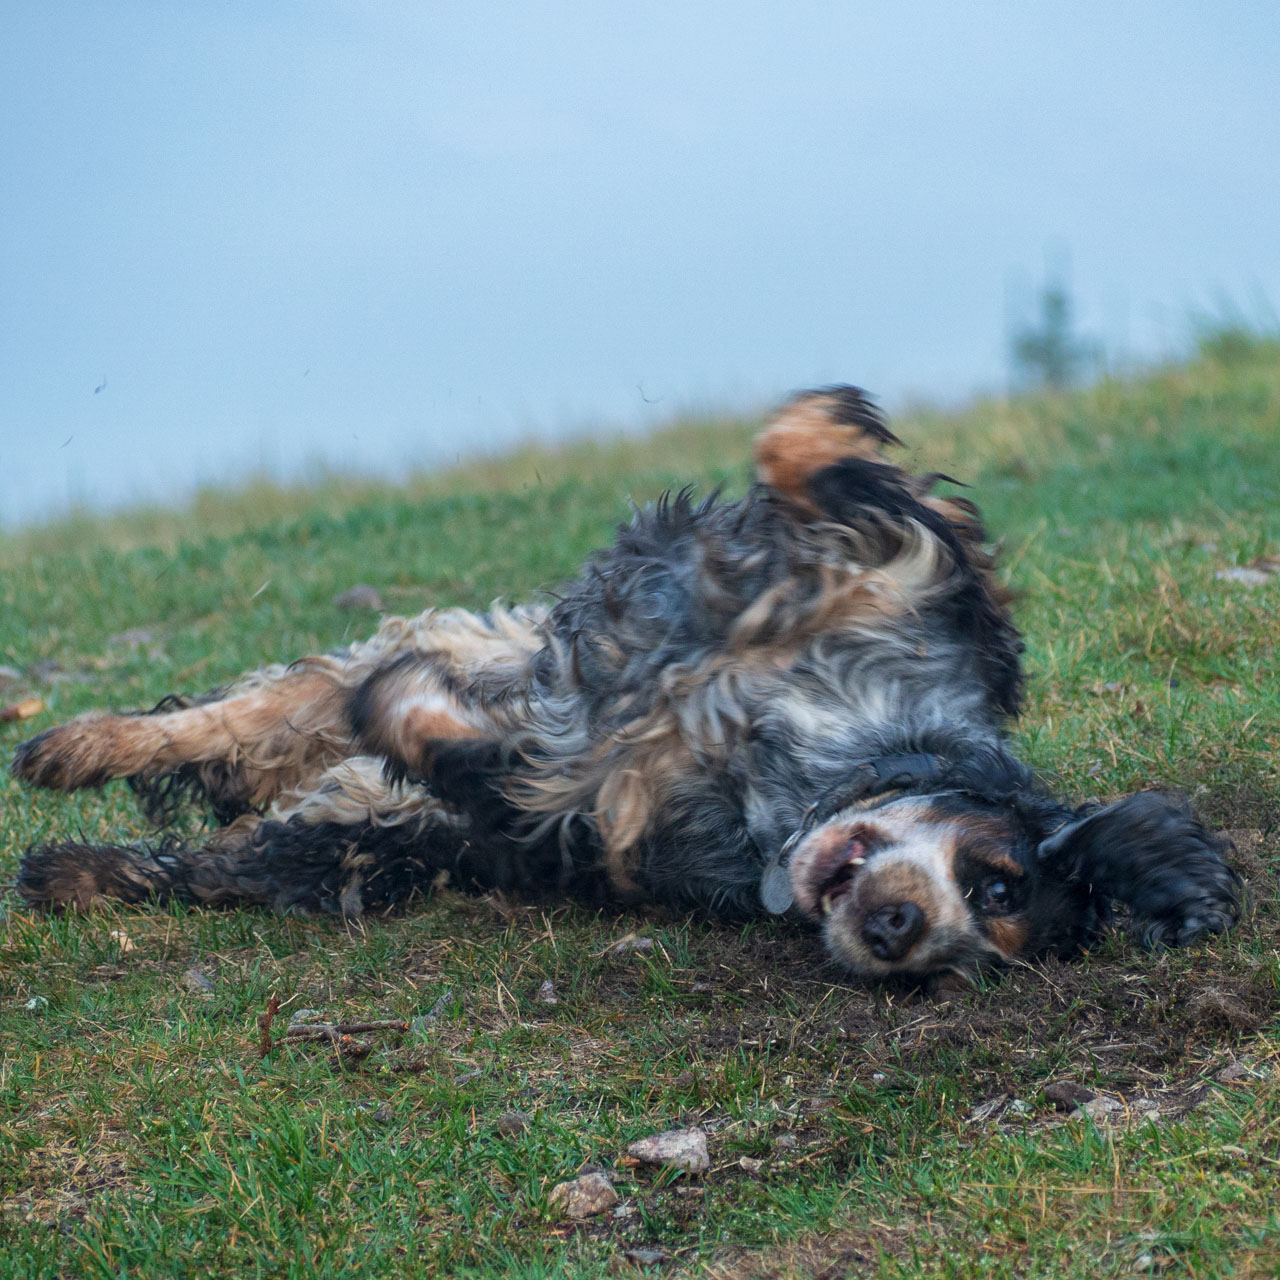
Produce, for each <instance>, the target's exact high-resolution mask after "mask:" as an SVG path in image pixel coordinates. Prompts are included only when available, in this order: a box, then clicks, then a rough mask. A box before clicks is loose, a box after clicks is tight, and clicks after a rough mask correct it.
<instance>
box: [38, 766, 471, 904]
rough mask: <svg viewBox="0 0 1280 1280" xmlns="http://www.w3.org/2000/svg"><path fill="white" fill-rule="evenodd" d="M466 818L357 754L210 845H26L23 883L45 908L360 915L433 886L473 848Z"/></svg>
mask: <svg viewBox="0 0 1280 1280" xmlns="http://www.w3.org/2000/svg"><path fill="white" fill-rule="evenodd" d="M466 837H467V829H466V822H465V820H464V819H462V818H460V817H458V816H457V815H456V814H454V813H452V812H450V811H449V810H448V809H447V808H446V807H445V806H444V805H443V804H441V803H440V801H439V800H437V799H436V798H435V797H433V796H432V795H430V794H429V793H428V792H427V791H426V790H425V789H424V788H422V787H419V786H414V785H412V784H403V783H396V782H389V781H388V780H387V779H386V777H385V776H384V774H383V770H382V762H381V761H380V760H378V759H375V758H374V757H371V756H357V757H353V758H351V759H348V760H343V761H341V762H339V763H338V764H335V765H333V766H331V767H330V768H329V769H327V770H325V771H324V772H323V773H322V774H320V775H319V776H318V777H315V778H312V779H310V780H306V781H304V782H303V783H302V784H301V785H300V786H299V787H297V788H295V789H293V790H291V791H289V792H287V793H285V794H283V795H281V796H280V797H279V799H278V801H277V802H276V804H275V805H273V806H272V808H271V809H270V810H269V811H268V813H267V814H266V815H265V816H263V817H258V816H257V815H254V814H246V815H245V816H243V817H241V818H240V819H238V820H237V821H236V822H234V823H232V824H230V825H229V826H227V827H223V828H222V829H220V830H218V831H215V832H213V833H212V834H211V835H210V836H209V837H207V838H206V839H205V840H204V841H203V842H202V843H200V844H198V845H188V844H184V843H181V842H179V841H175V840H166V841H164V842H162V843H159V844H157V845H154V846H147V845H136V846H119V845H98V844H88V843H75V842H68V843H58V844H51V845H43V846H40V847H37V848H33V849H31V850H28V852H27V854H26V857H25V858H24V859H23V862H22V866H21V868H20V870H19V873H18V884H17V889H18V893H19V894H20V895H21V896H22V897H23V898H25V899H26V900H27V901H28V902H30V903H31V904H32V905H33V906H37V907H41V908H44V909H62V908H68V907H73V908H87V907H90V906H93V905H94V904H95V903H98V902H100V901H103V900H105V899H115V900H120V901H125V902H143V901H146V900H148V899H156V900H159V901H166V900H174V901H179V902H187V903H194V904H200V905H208V906H232V905H237V904H245V905H253V906H262V907H268V908H271V909H273V910H278V911H284V910H290V909H297V910H301V911H329V912H333V913H336V914H339V915H343V916H355V915H359V914H360V913H361V912H363V911H366V910H374V909H379V908H383V909H385V908H387V907H391V906H394V905H395V904H397V903H399V902H401V901H403V900H405V899H406V898H408V897H410V896H411V895H412V894H413V893H415V892H420V891H425V890H427V889H429V888H430V887H431V885H432V883H433V882H434V880H435V878H436V877H437V876H438V875H439V874H440V872H441V871H445V870H453V869H454V868H455V867H456V865H457V864H458V863H459V860H460V859H464V858H465V855H466V853H467V849H468V844H467V839H466Z"/></svg>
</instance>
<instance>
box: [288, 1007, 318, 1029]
mask: <svg viewBox="0 0 1280 1280" xmlns="http://www.w3.org/2000/svg"><path fill="white" fill-rule="evenodd" d="M320 1013H321V1011H320V1010H319V1009H295V1010H294V1011H293V1012H292V1013H291V1014H290V1015H289V1025H290V1026H291V1027H301V1026H305V1025H306V1024H307V1023H308V1022H310V1021H312V1019H314V1018H318V1017H320Z"/></svg>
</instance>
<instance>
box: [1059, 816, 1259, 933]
mask: <svg viewBox="0 0 1280 1280" xmlns="http://www.w3.org/2000/svg"><path fill="white" fill-rule="evenodd" d="M1226 843H1227V842H1226V841H1223V840H1219V839H1216V838H1215V837H1214V836H1212V835H1210V834H1209V832H1208V831H1206V830H1205V829H1204V827H1203V826H1202V825H1201V824H1200V822H1199V821H1198V820H1197V819H1196V817H1195V816H1194V815H1193V814H1192V812H1191V809H1190V807H1189V806H1188V805H1187V803H1186V801H1184V800H1181V799H1178V798H1175V797H1173V796H1169V795H1163V794H1161V793H1159V792H1155V791H1140V792H1138V794H1137V795H1132V796H1129V797H1127V798H1126V799H1124V800H1119V801H1117V802H1116V803H1115V804H1111V805H1107V806H1106V807H1105V808H1100V809H1096V808H1095V809H1092V810H1091V811H1087V812H1086V811H1085V810H1079V811H1077V813H1076V815H1075V817H1073V818H1072V819H1070V820H1069V821H1067V822H1066V823H1065V824H1063V825H1062V826H1061V827H1059V828H1058V830H1057V831H1055V832H1054V833H1053V834H1052V835H1050V836H1049V837H1047V838H1046V839H1045V840H1043V841H1042V842H1041V844H1040V846H1039V849H1038V850H1037V856H1038V858H1039V860H1040V862H1041V864H1042V865H1043V866H1044V867H1045V868H1046V870H1048V871H1049V872H1050V873H1051V874H1054V875H1057V876H1061V877H1062V878H1063V879H1064V880H1068V881H1076V882H1079V883H1083V884H1087V885H1088V886H1089V888H1090V889H1092V890H1093V891H1094V892H1095V893H1098V894H1101V895H1102V896H1104V897H1106V898H1110V899H1113V900H1114V901H1116V902H1120V903H1123V904H1125V905H1126V906H1128V907H1129V909H1130V910H1131V911H1132V913H1133V922H1134V926H1135V927H1136V928H1137V929H1138V930H1139V931H1140V936H1141V938H1142V941H1143V943H1144V944H1145V945H1147V946H1186V945H1188V944H1189V943H1192V942H1194V941H1196V939H1197V938H1200V937H1203V936H1204V935H1205V934H1209V933H1221V932H1222V931H1223V930H1224V929H1229V928H1230V927H1231V926H1232V925H1233V924H1235V922H1236V921H1237V920H1238V919H1239V917H1240V877H1239V876H1237V875H1236V873H1235V872H1234V871H1232V869H1231V868H1230V867H1228V866H1227V865H1226V863H1225V862H1223V861H1222V856H1221V855H1222V850H1223V848H1224V847H1225V846H1226Z"/></svg>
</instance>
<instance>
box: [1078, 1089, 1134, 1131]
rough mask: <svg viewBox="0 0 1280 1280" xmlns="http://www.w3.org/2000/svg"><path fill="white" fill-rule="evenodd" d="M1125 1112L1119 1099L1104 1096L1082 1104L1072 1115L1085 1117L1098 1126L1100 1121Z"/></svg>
mask: <svg viewBox="0 0 1280 1280" xmlns="http://www.w3.org/2000/svg"><path fill="white" fill-rule="evenodd" d="M1123 1110H1124V1104H1123V1103H1122V1102H1121V1101H1120V1100H1119V1099H1118V1098H1108V1097H1105V1096H1102V1097H1097V1098H1090V1099H1089V1101H1088V1102H1084V1103H1081V1104H1080V1106H1079V1107H1077V1108H1076V1110H1075V1111H1073V1112H1072V1113H1071V1114H1072V1115H1075V1116H1084V1117H1086V1118H1088V1119H1089V1120H1092V1121H1093V1122H1094V1123H1095V1124H1096V1123H1097V1122H1098V1121H1099V1120H1102V1119H1104V1118H1105V1117H1107V1116H1109V1115H1114V1114H1115V1113H1116V1112H1117V1111H1123Z"/></svg>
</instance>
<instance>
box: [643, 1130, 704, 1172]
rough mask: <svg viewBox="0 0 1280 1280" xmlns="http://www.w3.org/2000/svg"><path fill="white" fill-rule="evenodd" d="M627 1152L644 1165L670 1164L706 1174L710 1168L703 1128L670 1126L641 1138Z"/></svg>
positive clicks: (684, 1169)
mask: <svg viewBox="0 0 1280 1280" xmlns="http://www.w3.org/2000/svg"><path fill="white" fill-rule="evenodd" d="M627 1154H628V1155H629V1156H631V1157H632V1158H633V1159H635V1160H639V1161H640V1162H641V1163H642V1164H652V1165H670V1166H671V1167H672V1168H674V1169H679V1170H681V1171H682V1172H684V1173H706V1171H707V1170H708V1169H710V1168H711V1155H710V1153H709V1152H708V1150H707V1135H706V1133H705V1132H704V1131H703V1130H702V1129H668V1130H666V1131H665V1132H663V1133H655V1134H653V1135H651V1136H650V1137H648V1138H641V1139H640V1141H639V1142H633V1143H632V1144H631V1145H630V1146H629V1147H628V1148H627Z"/></svg>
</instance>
